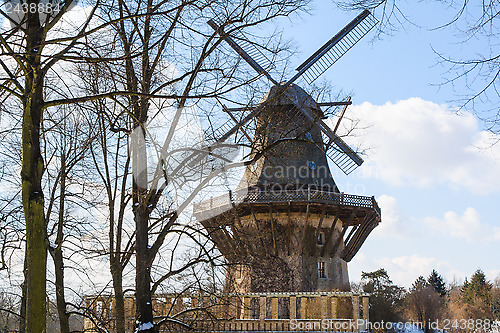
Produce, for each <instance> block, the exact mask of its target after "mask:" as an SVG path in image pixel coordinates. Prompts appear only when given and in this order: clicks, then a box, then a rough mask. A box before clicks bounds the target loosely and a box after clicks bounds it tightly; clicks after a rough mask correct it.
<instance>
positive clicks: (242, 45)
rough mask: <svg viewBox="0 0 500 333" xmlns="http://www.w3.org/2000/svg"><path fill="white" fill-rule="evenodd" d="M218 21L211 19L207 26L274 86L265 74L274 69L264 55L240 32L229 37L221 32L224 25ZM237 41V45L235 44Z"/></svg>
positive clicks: (237, 31)
mask: <svg viewBox="0 0 500 333" xmlns="http://www.w3.org/2000/svg"><path fill="white" fill-rule="evenodd" d="M222 23H223V22H221V21H220V20H216V19H211V20H209V21H208V24H209V25H210V26H211V27H212V29H214V30H215V31H217V32H218V33H219V34H220V35H221V37H222V38H223V39H224V40H225V41H226V42H227V43H228V44H229V46H231V48H233V49H234V50H235V51H236V52H237V53H238V54H239V55H240V56H241V57H242V58H243V59H244V60H245V61H246V62H248V63H249V64H250V66H252V68H254V69H255V70H256V71H257V72H258V73H259V74H264V75H266V76H267V77H268V78H269V79H270V80H271V81H273V83H274V84H276V82H275V81H274V80H273V79H272V78H271V77H270V76H269V74H268V73H267V72H268V71H269V70H270V69H272V68H273V67H274V65H273V63H272V62H271V60H269V58H268V57H266V55H265V54H264V53H263V52H262V51H261V50H260V49H259V48H257V47H256V46H255V44H254V43H251V42H250V41H249V39H248V38H246V37H245V35H244V34H243V33H242V32H241V31H240V30H235V31H232V32H231V35H229V34H228V33H225V32H224V31H223V27H224V25H223V24H222ZM234 39H235V40H237V41H238V42H239V43H236V42H235V41H234Z"/></svg>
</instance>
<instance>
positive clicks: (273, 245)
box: [191, 10, 381, 292]
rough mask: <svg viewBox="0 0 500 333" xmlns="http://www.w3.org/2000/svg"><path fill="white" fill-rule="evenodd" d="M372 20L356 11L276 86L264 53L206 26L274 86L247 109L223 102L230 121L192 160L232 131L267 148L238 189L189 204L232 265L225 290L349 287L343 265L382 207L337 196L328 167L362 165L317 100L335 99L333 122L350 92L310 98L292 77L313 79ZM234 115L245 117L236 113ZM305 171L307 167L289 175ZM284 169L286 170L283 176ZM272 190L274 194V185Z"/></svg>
mask: <svg viewBox="0 0 500 333" xmlns="http://www.w3.org/2000/svg"><path fill="white" fill-rule="evenodd" d="M376 23H377V20H376V19H375V18H374V17H373V16H372V15H371V14H370V12H369V11H366V10H365V11H363V12H362V13H361V14H360V15H358V16H357V17H356V18H355V19H354V20H352V21H351V22H350V23H349V24H348V25H347V26H346V27H345V28H343V29H342V30H341V31H340V32H339V33H337V34H336V35H335V36H334V37H333V38H331V39H330V40H329V41H328V42H326V43H325V44H324V45H323V46H322V47H321V48H319V50H318V51H316V52H315V53H314V54H312V55H311V56H310V57H309V58H308V59H307V60H306V61H304V63H302V64H301V65H300V66H299V67H298V68H297V73H296V74H295V75H294V76H293V77H292V78H291V79H290V80H288V81H286V82H283V83H279V82H278V81H277V80H275V79H274V78H273V77H272V76H271V75H270V74H269V72H268V71H267V70H266V69H265V68H267V66H265V65H264V66H263V65H262V64H263V62H265V58H264V57H263V56H262V54H260V52H259V50H258V49H256V48H254V47H252V44H250V43H245V42H244V40H243V39H242V40H243V43H241V44H242V45H243V46H240V44H238V43H237V42H236V41H235V40H234V39H233V36H230V35H229V34H227V33H225V32H224V30H223V29H222V26H221V25H220V24H217V23H216V22H215V21H214V20H210V21H209V22H208V24H209V25H210V26H211V27H212V28H213V29H214V30H215V31H216V32H217V33H218V34H219V35H220V36H221V38H222V39H223V40H224V41H226V42H227V43H228V44H229V46H230V47H231V48H232V49H234V50H235V51H236V52H237V53H238V54H239V55H240V56H241V57H242V58H243V59H244V60H245V61H246V62H247V63H248V65H250V66H251V67H252V68H253V69H254V70H255V71H256V72H257V73H258V74H259V75H263V76H265V77H266V78H267V79H268V80H269V81H270V82H271V83H272V84H273V86H272V88H271V89H270V91H269V92H268V94H267V95H266V96H265V97H264V99H263V100H262V101H261V102H260V103H259V104H258V105H257V106H255V107H247V108H240V109H228V108H226V107H225V106H223V108H224V111H225V112H226V113H227V114H228V115H229V117H230V119H229V120H228V121H226V122H225V123H223V124H222V125H221V126H220V127H218V128H217V129H216V130H214V131H212V133H210V135H207V137H208V138H209V141H210V146H209V147H208V153H205V154H204V155H203V154H201V155H199V156H198V157H196V158H195V159H194V160H192V161H191V163H194V162H196V161H199V160H200V159H203V158H204V157H206V156H207V155H208V154H212V153H213V152H216V151H217V149H220V148H219V147H221V146H223V144H224V142H225V141H226V140H227V139H228V138H230V137H231V136H232V135H234V134H235V133H237V132H238V131H240V130H241V131H242V132H243V134H244V136H245V137H247V139H248V140H249V141H251V142H252V149H255V148H254V147H255V146H256V145H258V144H262V143H266V144H267V143H270V144H271V145H270V146H269V147H270V149H267V150H264V153H263V156H262V157H260V158H259V159H257V160H256V161H255V162H254V163H253V164H252V165H250V166H249V167H247V169H246V171H245V176H244V177H243V180H242V183H240V186H239V189H238V190H237V191H235V192H231V191H229V193H228V194H227V195H223V196H219V197H216V198H212V199H210V200H207V201H204V202H200V203H198V204H195V207H194V214H195V216H196V218H197V219H198V221H200V223H201V224H202V225H203V226H204V227H205V229H206V230H207V231H208V232H209V234H210V237H211V238H212V240H213V241H214V242H215V244H216V245H217V247H218V248H219V250H220V251H221V252H222V254H223V255H224V257H225V258H226V260H227V261H228V262H229V263H230V265H229V266H228V267H229V268H228V272H227V275H226V291H237V292H286V291H291V292H293V291H320V290H330V291H331V290H334V289H335V288H339V287H340V286H345V285H346V284H348V282H349V279H348V274H347V262H349V261H350V260H351V259H352V258H353V257H354V255H355V254H356V253H357V251H358V250H359V249H360V247H361V245H362V244H363V242H364V241H365V239H366V238H367V237H368V235H369V234H370V232H371V231H372V230H373V229H374V228H375V227H376V226H377V225H378V224H379V222H380V220H381V218H380V208H379V207H378V205H377V203H376V201H375V199H374V198H373V197H366V196H359V195H350V194H344V193H341V192H340V191H339V190H338V188H337V186H336V184H335V182H334V180H333V177H332V175H331V172H330V170H329V167H328V161H327V159H330V160H331V161H332V162H333V163H334V164H335V165H337V166H338V167H339V168H340V169H341V170H342V171H343V172H344V173H345V174H349V173H351V172H352V171H353V170H354V169H355V168H356V167H358V166H360V165H361V164H362V163H363V159H362V158H361V157H360V156H359V155H358V154H357V153H356V152H355V151H354V150H353V149H352V148H350V147H349V146H348V145H347V144H346V143H345V142H344V141H343V140H342V139H341V138H340V137H339V136H338V135H337V134H336V130H337V128H338V123H337V126H336V127H335V128H334V130H332V129H330V128H329V127H328V126H327V125H326V124H325V123H324V122H323V120H322V118H323V113H322V111H321V107H322V106H339V105H343V106H344V110H343V111H342V113H341V115H340V119H341V118H342V115H343V113H344V112H345V109H346V108H347V106H348V105H350V104H351V102H350V98H349V99H348V100H347V101H343V102H329V103H318V102H316V101H314V100H313V98H312V97H311V96H310V95H309V94H307V93H306V92H305V91H304V90H303V89H302V88H300V87H299V86H297V85H296V84H294V82H295V81H296V80H297V79H299V78H301V77H304V78H305V79H306V81H307V82H309V83H312V82H313V81H314V80H316V79H317V78H318V77H319V76H320V75H321V74H322V73H324V72H325V71H326V70H327V69H328V68H329V67H331V66H332V65H333V64H334V63H335V62H336V61H337V60H338V59H340V57H342V56H343V55H344V54H345V53H346V52H347V51H348V50H349V49H350V48H351V47H352V46H354V44H356V43H357V42H358V41H359V40H360V39H361V38H362V37H363V36H365V35H366V34H367V33H368V32H369V31H370V30H371V29H372V28H373V27H374V26H375V24H376ZM245 44H246V45H245ZM236 111H238V112H246V114H245V113H244V114H243V115H241V116H239V117H236V116H235V115H234V114H233V112H236ZM238 118H239V119H238ZM252 120H255V122H256V129H255V133H254V136H253V138H251V137H250V135H249V134H248V133H246V131H245V129H244V127H245V124H247V123H248V122H250V121H252ZM273 144H276V145H274V146H273ZM263 146H265V145H263ZM303 168H306V169H307V173H305V174H301V173H300V172H299V173H293V174H292V173H289V172H288V171H289V170H292V171H293V170H301V169H303ZM285 169H286V171H287V173H283V172H282V171H283V170H285ZM269 170H271V171H269ZM280 170H281V171H280ZM321 170H323V173H322V172H321ZM268 171H269V172H268ZM275 186H277V187H279V189H280V190H279V191H275V190H274V188H275ZM242 188H243V189H244V190H241V189H242Z"/></svg>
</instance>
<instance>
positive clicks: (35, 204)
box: [21, 13, 47, 333]
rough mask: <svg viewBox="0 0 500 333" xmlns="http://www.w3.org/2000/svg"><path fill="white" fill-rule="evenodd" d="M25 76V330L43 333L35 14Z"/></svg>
mask: <svg viewBox="0 0 500 333" xmlns="http://www.w3.org/2000/svg"><path fill="white" fill-rule="evenodd" d="M26 17H27V22H26V29H27V31H26V51H27V52H26V56H25V57H26V62H25V64H26V68H25V70H26V76H25V86H24V89H25V91H24V93H25V95H24V100H23V124H22V156H23V159H22V169H21V182H22V200H23V208H24V217H25V221H26V264H27V265H26V266H27V267H26V268H27V272H26V288H27V303H26V330H27V331H28V332H30V333H41V332H45V325H46V318H45V316H46V311H45V298H46V267H47V243H46V238H47V235H46V225H45V213H44V197H43V192H42V175H43V173H44V162H43V158H42V155H41V151H40V123H41V119H42V112H43V107H44V105H43V81H44V73H43V71H42V69H41V64H40V55H39V51H40V47H41V45H40V44H41V42H42V40H43V36H42V29H41V28H40V22H39V19H38V13H34V14H32V13H28V14H26Z"/></svg>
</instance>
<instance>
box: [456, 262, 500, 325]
mask: <svg viewBox="0 0 500 333" xmlns="http://www.w3.org/2000/svg"><path fill="white" fill-rule="evenodd" d="M492 289H493V285H492V284H491V283H490V282H489V281H488V280H486V275H485V274H484V272H483V271H482V270H480V269H478V270H477V271H476V272H475V273H474V274H473V275H472V276H471V278H470V280H467V279H466V280H465V282H464V284H463V285H462V288H460V302H461V303H462V306H463V309H464V310H465V313H466V315H467V317H468V318H472V319H484V318H492V317H493V316H494V314H493V313H494V302H493V291H492Z"/></svg>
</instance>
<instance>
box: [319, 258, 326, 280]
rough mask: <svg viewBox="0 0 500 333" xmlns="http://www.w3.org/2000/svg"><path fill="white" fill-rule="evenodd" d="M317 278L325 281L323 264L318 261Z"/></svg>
mask: <svg viewBox="0 0 500 333" xmlns="http://www.w3.org/2000/svg"><path fill="white" fill-rule="evenodd" d="M318 278H320V279H326V271H325V262H324V261H318Z"/></svg>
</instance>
